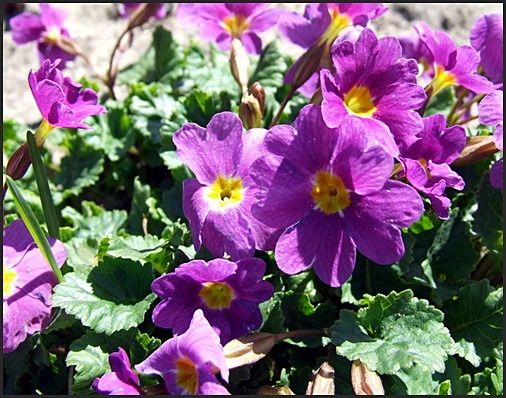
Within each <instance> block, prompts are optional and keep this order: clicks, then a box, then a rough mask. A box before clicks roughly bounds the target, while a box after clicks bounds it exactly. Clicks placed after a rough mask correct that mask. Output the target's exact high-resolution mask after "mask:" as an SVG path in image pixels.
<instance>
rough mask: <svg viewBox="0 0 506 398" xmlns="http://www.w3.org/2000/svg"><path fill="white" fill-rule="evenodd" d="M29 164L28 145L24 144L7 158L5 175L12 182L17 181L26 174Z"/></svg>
mask: <svg viewBox="0 0 506 398" xmlns="http://www.w3.org/2000/svg"><path fill="white" fill-rule="evenodd" d="M31 164H32V159H31V158H30V151H29V150H28V144H27V143H26V142H24V143H23V145H21V146H20V147H19V148H18V149H16V152H14V153H13V154H12V156H11V157H10V158H9V161H8V162H7V167H6V170H5V173H6V174H7V175H8V176H9V177H11V178H12V179H13V180H19V179H20V178H21V177H23V176H24V175H25V174H26V171H27V170H28V168H29V167H30V165H31Z"/></svg>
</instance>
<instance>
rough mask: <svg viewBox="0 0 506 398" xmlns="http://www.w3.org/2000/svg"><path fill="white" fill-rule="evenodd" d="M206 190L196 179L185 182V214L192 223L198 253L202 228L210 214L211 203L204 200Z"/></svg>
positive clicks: (191, 228)
mask: <svg viewBox="0 0 506 398" xmlns="http://www.w3.org/2000/svg"><path fill="white" fill-rule="evenodd" d="M205 188H206V187H205V186H204V185H202V184H200V183H199V182H198V181H197V179H196V178H192V179H188V180H184V181H183V213H184V215H185V217H186V218H187V219H188V221H189V223H190V230H191V232H192V237H193V245H194V246H195V250H197V251H198V250H200V246H201V245H202V238H201V233H202V228H203V226H204V221H205V220H206V217H207V214H208V213H209V203H208V201H207V200H206V199H205V198H204V194H205Z"/></svg>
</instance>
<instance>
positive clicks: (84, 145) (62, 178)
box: [53, 134, 104, 205]
mask: <svg viewBox="0 0 506 398" xmlns="http://www.w3.org/2000/svg"><path fill="white" fill-rule="evenodd" d="M65 141H66V144H65V146H66V148H67V150H68V155H67V156H65V157H64V158H63V159H62V161H61V167H60V169H61V171H60V172H59V173H58V174H56V179H55V184H56V191H53V198H54V202H55V204H56V205H58V204H59V203H61V202H62V201H63V200H64V199H66V198H68V197H69V196H72V195H76V196H77V195H79V194H80V193H81V192H83V190H84V189H85V188H87V187H90V186H93V185H95V183H96V182H97V181H98V180H99V178H100V174H101V173H102V172H103V171H104V155H103V153H102V152H101V151H97V149H95V148H94V147H93V146H92V145H91V144H89V143H88V142H87V141H86V139H84V138H82V137H81V136H80V135H78V134H74V135H72V136H71V138H68V137H67V139H66V140H65Z"/></svg>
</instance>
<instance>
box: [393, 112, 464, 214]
mask: <svg viewBox="0 0 506 398" xmlns="http://www.w3.org/2000/svg"><path fill="white" fill-rule="evenodd" d="M465 146H466V131H465V129H464V128H463V127H462V126H452V127H449V128H446V118H445V117H444V115H442V114H436V115H432V116H428V117H426V118H424V119H423V129H422V131H421V132H420V133H419V134H418V136H417V137H416V139H415V140H413V142H412V143H411V144H410V145H409V146H407V147H406V148H405V149H404V150H402V151H401V155H400V156H399V158H398V159H399V161H400V162H401V164H402V166H403V168H404V171H403V172H401V173H400V174H399V176H404V175H405V176H406V178H407V179H408V181H409V182H410V183H411V185H413V187H414V188H415V189H417V190H418V191H420V192H422V193H424V194H425V195H426V196H427V197H428V198H429V200H430V203H431V205H432V207H433V208H434V211H435V212H436V214H437V215H438V217H439V218H441V219H444V220H447V219H448V218H449V210H448V209H449V207H450V204H451V201H450V199H449V198H448V197H447V196H446V194H445V190H446V188H454V189H457V190H459V191H460V190H462V189H464V185H465V183H464V180H463V179H462V177H460V176H459V175H458V174H457V173H456V172H455V171H453V170H452V169H451V168H450V166H449V165H450V164H451V163H452V162H453V161H454V160H455V159H457V158H458V157H459V155H460V153H461V152H462V150H463V149H464V147H465Z"/></svg>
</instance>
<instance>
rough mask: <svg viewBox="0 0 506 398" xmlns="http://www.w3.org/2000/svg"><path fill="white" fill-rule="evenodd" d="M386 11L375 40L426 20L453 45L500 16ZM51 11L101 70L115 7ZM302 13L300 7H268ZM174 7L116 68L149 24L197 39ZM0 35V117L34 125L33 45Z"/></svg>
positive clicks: (139, 49) (497, 6) (415, 8)
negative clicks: (60, 15)
mask: <svg viewBox="0 0 506 398" xmlns="http://www.w3.org/2000/svg"><path fill="white" fill-rule="evenodd" d="M384 4H385V5H386V6H388V7H389V10H388V11H387V12H386V13H385V14H384V15H382V16H381V17H380V18H378V19H376V20H374V21H372V23H371V27H372V28H373V29H374V30H375V32H376V33H377V34H378V36H380V37H382V36H387V35H395V36H405V35H410V34H413V33H415V31H414V29H413V25H415V24H417V23H418V22H420V21H424V22H426V23H427V24H428V25H429V26H430V27H431V28H432V29H437V30H444V31H446V32H447V33H448V34H449V35H450V37H451V38H452V39H453V40H454V41H455V43H456V44H457V45H469V31H470V29H471V26H472V24H473V22H474V21H475V20H476V18H478V17H479V16H480V15H482V14H486V13H492V12H495V13H501V14H502V13H503V4H502V3H431V4H413V3H384ZM56 6H57V7H61V8H64V9H65V10H67V12H68V19H67V21H66V22H67V27H68V29H69V31H70V34H71V36H72V37H73V38H75V39H76V40H77V41H78V42H79V44H80V45H81V47H82V48H83V49H84V51H85V52H86V53H87V54H88V55H89V57H90V59H91V60H92V62H93V63H94V64H95V65H96V67H97V68H98V69H99V70H105V68H106V66H107V62H108V57H109V55H110V52H111V50H112V47H113V45H114V43H115V40H116V38H117V37H118V35H119V33H120V32H121V30H122V29H123V28H124V26H125V21H124V20H123V19H122V18H121V17H119V16H118V12H117V4H115V3H73V4H65V3H57V4H56ZM273 6H276V7H283V8H289V9H292V10H295V11H297V12H299V13H303V11H304V6H305V3H273ZM176 7H177V3H173V4H172V11H171V13H170V14H169V15H168V16H167V18H166V19H165V20H163V21H153V22H151V23H148V24H146V25H145V26H144V27H143V28H142V29H141V28H137V29H136V31H135V37H134V41H133V46H132V48H131V49H129V50H128V51H126V52H125V53H124V54H123V56H122V59H121V63H120V67H124V66H127V65H129V64H131V63H133V62H135V60H136V59H138V58H139V57H140V56H141V54H142V53H143V52H144V51H145V49H146V48H147V47H148V46H149V43H150V42H151V37H152V36H151V32H152V30H153V27H154V25H156V24H163V26H164V27H165V28H166V29H169V30H171V31H172V32H173V35H174V37H175V39H176V40H178V41H179V42H180V43H181V44H183V45H185V44H187V43H188V41H189V38H190V37H198V29H197V27H195V26H187V25H186V26H182V24H180V23H179V22H178V21H177V19H176V17H175V10H176ZM26 11H30V12H35V13H38V12H39V5H38V3H27V4H26ZM3 28H4V34H3V118H4V120H5V119H8V118H15V119H17V120H19V121H21V122H24V123H27V124H33V123H38V121H40V115H39V112H38V110H37V107H36V105H35V102H34V100H33V97H32V94H31V92H30V89H29V87H28V83H27V76H28V72H29V71H30V69H34V70H35V69H37V68H38V67H39V63H38V57H37V53H36V47H35V43H33V42H32V43H28V44H25V45H22V46H17V45H15V44H14V43H13V41H12V35H11V32H10V31H8V30H7V31H6V24H5V21H4V26H3ZM276 37H277V31H276V30H275V29H270V30H268V31H266V32H265V33H264V34H262V39H263V42H264V45H265V43H268V42H270V41H271V40H274V39H276ZM282 43H283V49H284V50H285V51H286V53H287V54H289V55H291V56H293V57H296V56H298V55H300V54H301V50H300V49H299V48H298V47H296V46H294V45H292V44H291V43H289V42H287V41H285V40H283V41H282ZM64 73H65V75H66V76H70V77H71V78H72V79H73V80H79V79H80V78H81V77H82V76H88V77H91V76H92V74H91V71H90V70H89V68H88V66H87V65H86V63H85V62H84V60H83V59H81V58H77V59H76V60H75V61H74V62H72V63H71V64H68V67H67V68H66V69H65V72H64Z"/></svg>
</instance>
